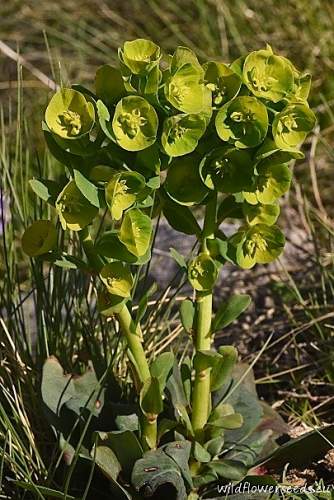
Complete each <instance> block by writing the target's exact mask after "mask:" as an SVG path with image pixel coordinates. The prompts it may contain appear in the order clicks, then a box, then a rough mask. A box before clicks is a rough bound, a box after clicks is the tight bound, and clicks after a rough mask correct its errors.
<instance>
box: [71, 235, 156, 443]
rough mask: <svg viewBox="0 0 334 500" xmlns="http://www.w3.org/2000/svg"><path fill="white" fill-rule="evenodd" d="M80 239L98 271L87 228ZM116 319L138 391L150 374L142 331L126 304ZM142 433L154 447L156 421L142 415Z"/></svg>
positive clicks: (99, 268) (95, 269)
mask: <svg viewBox="0 0 334 500" xmlns="http://www.w3.org/2000/svg"><path fill="white" fill-rule="evenodd" d="M80 239H81V242H82V246H83V248H84V251H85V253H86V256H87V259H88V261H89V263H90V264H91V266H92V267H93V268H94V271H96V272H99V271H100V270H101V268H102V266H103V262H102V260H101V259H100V257H99V256H98V255H97V254H96V252H95V250H94V243H93V240H92V237H91V235H90V233H89V231H88V229H84V230H83V231H80ZM117 319H118V321H119V324H120V327H121V331H122V333H123V335H124V336H125V338H126V341H127V344H128V348H129V351H130V355H131V358H132V361H133V364H134V366H135V370H136V373H137V377H138V379H139V385H138V391H140V389H141V386H142V385H143V384H144V382H145V381H146V380H147V379H149V378H150V376H151V374H150V369H149V366H148V362H147V359H146V355H145V351H144V348H143V344H142V339H143V335H142V331H141V328H140V325H135V323H134V321H133V319H132V317H131V314H130V311H129V309H128V307H127V306H126V305H124V307H123V308H122V310H121V311H120V312H119V313H118V314H117ZM142 434H143V444H144V445H145V444H146V443H150V445H151V447H155V445H156V442H157V421H156V420H155V421H154V422H153V421H152V422H150V421H149V420H148V419H147V418H146V416H145V415H143V418H142Z"/></svg>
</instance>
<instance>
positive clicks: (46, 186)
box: [29, 179, 60, 205]
mask: <svg viewBox="0 0 334 500" xmlns="http://www.w3.org/2000/svg"><path fill="white" fill-rule="evenodd" d="M29 185H30V187H31V189H32V190H33V191H34V193H35V194H37V196H39V197H40V198H41V199H42V200H44V201H46V202H47V203H50V204H51V205H54V204H55V202H56V199H57V196H58V193H59V191H60V186H59V184H58V183H57V182H55V181H49V180H47V179H31V180H30V181H29Z"/></svg>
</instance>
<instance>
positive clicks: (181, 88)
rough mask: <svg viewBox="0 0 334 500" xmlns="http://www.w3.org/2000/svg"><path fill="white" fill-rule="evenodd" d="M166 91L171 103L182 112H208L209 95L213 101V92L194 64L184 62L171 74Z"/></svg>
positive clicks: (166, 84)
mask: <svg viewBox="0 0 334 500" xmlns="http://www.w3.org/2000/svg"><path fill="white" fill-rule="evenodd" d="M164 91H165V96H166V99H167V100H168V101H169V102H170V104H171V105H172V106H174V108H176V109H178V110H179V111H182V113H189V114H192V113H200V112H201V111H206V112H208V101H209V100H208V97H210V101H211V92H210V90H209V89H208V88H207V87H206V86H205V85H204V83H203V81H202V79H201V76H200V74H199V70H198V68H197V67H196V66H194V65H192V64H189V63H188V64H184V65H183V66H182V67H181V68H180V69H179V70H177V71H176V73H175V74H171V75H170V76H169V78H168V79H167V81H166V83H165V87H164ZM210 104H211V103H209V105H210Z"/></svg>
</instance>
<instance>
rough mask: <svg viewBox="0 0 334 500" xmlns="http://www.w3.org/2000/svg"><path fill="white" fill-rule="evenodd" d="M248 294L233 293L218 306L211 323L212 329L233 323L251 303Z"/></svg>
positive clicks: (214, 330)
mask: <svg viewBox="0 0 334 500" xmlns="http://www.w3.org/2000/svg"><path fill="white" fill-rule="evenodd" d="M251 300H252V299H251V297H250V296H249V295H233V296H232V297H231V298H230V299H229V300H228V301H227V302H224V303H223V304H221V305H220V307H219V308H218V310H217V312H216V315H215V317H214V320H213V323H212V331H213V332H216V331H218V330H221V329H223V328H226V327H227V326H228V325H230V324H231V323H233V321H235V320H236V319H237V318H238V317H239V316H240V314H242V313H243V312H244V311H245V310H246V309H247V308H248V307H249V304H250V303H251Z"/></svg>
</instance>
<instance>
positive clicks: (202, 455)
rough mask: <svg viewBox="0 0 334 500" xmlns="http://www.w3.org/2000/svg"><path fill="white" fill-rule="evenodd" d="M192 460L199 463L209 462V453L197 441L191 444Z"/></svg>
mask: <svg viewBox="0 0 334 500" xmlns="http://www.w3.org/2000/svg"><path fill="white" fill-rule="evenodd" d="M193 455H194V458H195V459H196V460H197V461H198V462H200V463H203V464H204V463H208V462H210V460H211V455H210V453H209V452H208V451H207V450H206V449H205V448H204V447H203V446H202V445H201V444H200V443H198V442H197V441H195V442H194V444H193Z"/></svg>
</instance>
